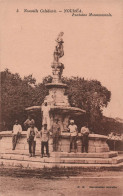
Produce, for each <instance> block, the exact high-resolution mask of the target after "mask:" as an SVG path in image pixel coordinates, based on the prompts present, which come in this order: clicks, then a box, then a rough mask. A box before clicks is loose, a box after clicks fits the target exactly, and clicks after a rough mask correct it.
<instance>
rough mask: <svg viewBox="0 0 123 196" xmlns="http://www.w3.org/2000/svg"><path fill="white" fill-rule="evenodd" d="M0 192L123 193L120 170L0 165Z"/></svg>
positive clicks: (42, 195)
mask: <svg viewBox="0 0 123 196" xmlns="http://www.w3.org/2000/svg"><path fill="white" fill-rule="evenodd" d="M0 174H1V177H0V196H14V195H15V196H16V195H17V196H57V195H58V196H69V195H70V196H81V195H84V196H86V195H87V196H88V195H89V196H95V195H98V196H103V195H105V196H107V195H111V196H117V195H118V196H122V195H123V187H122V185H123V183H122V182H123V171H104V170H101V171H99V170H98V171H97V170H95V171H83V170H78V169H77V170H76V169H74V170H73V169H72V170H71V169H68V170H65V169H58V168H54V169H43V170H27V169H18V168H4V167H1V168H0Z"/></svg>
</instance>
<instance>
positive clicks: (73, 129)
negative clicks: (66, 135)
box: [68, 120, 78, 152]
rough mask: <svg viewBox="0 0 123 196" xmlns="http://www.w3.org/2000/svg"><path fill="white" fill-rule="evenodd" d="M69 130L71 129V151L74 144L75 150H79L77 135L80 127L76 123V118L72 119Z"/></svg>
mask: <svg viewBox="0 0 123 196" xmlns="http://www.w3.org/2000/svg"><path fill="white" fill-rule="evenodd" d="M68 130H69V131H70V151H69V152H71V150H72V145H73V144H74V152H76V151H77V144H76V142H77V135H78V129H77V126H76V125H75V124H74V120H70V125H69V126H68Z"/></svg>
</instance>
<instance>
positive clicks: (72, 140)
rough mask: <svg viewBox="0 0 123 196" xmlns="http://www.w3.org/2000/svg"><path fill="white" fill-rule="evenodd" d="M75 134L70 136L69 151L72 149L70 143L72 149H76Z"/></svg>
mask: <svg viewBox="0 0 123 196" xmlns="http://www.w3.org/2000/svg"><path fill="white" fill-rule="evenodd" d="M76 141H77V136H70V151H71V149H72V145H74V149H75V150H76V149H77V143H76Z"/></svg>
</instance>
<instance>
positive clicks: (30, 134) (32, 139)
mask: <svg viewBox="0 0 123 196" xmlns="http://www.w3.org/2000/svg"><path fill="white" fill-rule="evenodd" d="M37 134H38V129H37V128H36V127H35V122H34V120H32V121H31V123H30V127H29V128H28V129H27V142H28V144H29V156H30V157H32V156H35V147H36V136H37Z"/></svg>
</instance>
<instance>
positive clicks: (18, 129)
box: [12, 120, 22, 150]
mask: <svg viewBox="0 0 123 196" xmlns="http://www.w3.org/2000/svg"><path fill="white" fill-rule="evenodd" d="M21 133H22V127H21V125H20V124H18V120H16V121H15V124H14V126H13V130H12V150H15V147H16V144H17V141H18V139H19V137H20V135H21Z"/></svg>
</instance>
